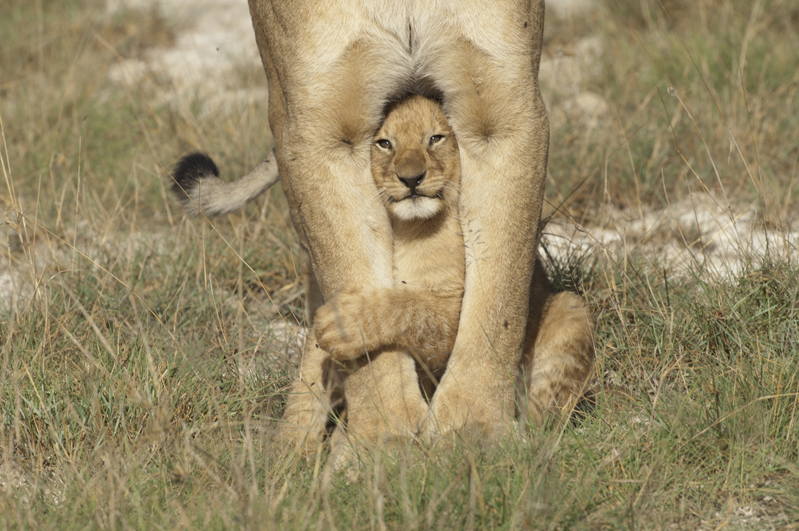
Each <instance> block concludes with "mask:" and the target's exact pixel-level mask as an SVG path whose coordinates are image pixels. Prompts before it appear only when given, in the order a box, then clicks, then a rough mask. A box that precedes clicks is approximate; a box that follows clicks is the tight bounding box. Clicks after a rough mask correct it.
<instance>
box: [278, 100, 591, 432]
mask: <svg viewBox="0 0 799 531" xmlns="http://www.w3.org/2000/svg"><path fill="white" fill-rule="evenodd" d="M371 151H372V157H371V160H372V162H371V166H372V176H373V178H374V180H375V184H376V185H377V189H378V192H379V194H380V199H381V200H382V202H383V204H384V205H385V206H386V209H387V211H388V213H389V217H390V218H391V225H392V229H393V234H394V286H393V287H391V288H373V289H369V290H352V291H345V292H343V293H340V294H339V295H337V296H336V297H334V298H333V299H332V300H331V301H330V302H329V303H328V304H325V305H324V306H322V307H321V308H320V309H319V310H317V312H316V316H315V318H314V323H315V324H314V329H313V330H314V338H312V340H313V339H315V341H316V344H317V345H318V347H319V348H321V349H322V350H324V351H326V352H328V353H330V355H331V356H332V357H333V358H334V359H337V360H351V359H357V358H360V357H362V356H364V354H365V353H366V352H374V351H375V350H377V349H379V348H380V347H384V346H387V345H393V346H397V347H403V348H407V349H409V350H410V351H411V352H412V354H413V355H414V357H415V358H416V361H417V368H418V369H419V370H418V372H419V376H420V379H421V383H422V388H423V390H424V391H425V394H426V395H427V397H428V398H429V397H433V396H434V394H433V393H434V390H435V387H436V385H437V383H438V380H439V378H441V375H442V374H444V373H445V372H444V371H445V369H446V367H447V360H448V357H449V353H450V351H451V350H452V346H453V344H454V342H455V335H456V331H457V327H458V318H459V315H460V311H461V299H462V296H463V282H464V243H463V241H464V240H463V235H462V233H461V224H460V221H459V219H458V194H459V191H460V173H461V172H460V159H459V156H458V143H457V140H456V138H455V135H454V133H453V131H452V129H451V128H450V126H449V124H448V122H447V119H446V117H445V116H444V114H443V113H442V112H441V108H440V107H439V105H438V104H437V103H435V102H433V101H431V100H429V99H426V98H424V97H422V96H411V97H410V98H408V99H406V100H404V101H402V102H400V103H398V104H397V105H396V106H394V107H393V108H391V109H390V111H389V113H388V114H387V116H386V121H385V123H384V124H383V126H382V127H381V128H380V130H379V131H378V132H377V134H376V135H375V141H374V143H373V144H372V150H371ZM530 293H531V300H530V307H531V308H533V309H534V311H531V312H530V313H529V314H528V317H527V325H526V334H525V344H524V348H523V350H522V358H521V362H520V364H519V368H518V371H517V374H518V378H517V391H518V393H519V395H518V402H517V407H518V409H519V412H520V413H521V414H522V416H523V417H525V418H524V420H529V421H531V422H533V423H540V422H541V421H542V420H543V419H544V417H545V416H546V415H547V414H549V413H557V412H566V413H568V412H570V411H571V409H572V407H573V406H574V405H575V403H576V401H577V400H578V399H579V398H580V396H581V395H582V392H583V388H584V386H585V383H586V380H587V379H588V377H589V372H590V370H591V367H592V363H593V353H594V351H593V318H592V316H591V314H590V312H589V311H587V310H586V309H585V303H584V301H583V300H582V299H581V298H580V297H578V296H577V295H575V294H572V293H557V294H555V293H554V291H553V289H552V286H551V285H550V283H549V281H548V280H547V278H546V275H545V271H544V267H543V265H542V264H541V263H540V262H539V263H538V264H537V266H536V269H535V273H534V274H533V280H532V287H531V289H530ZM304 383H305V385H309V386H310V387H314V386H315V385H319V386H320V387H321V386H322V385H323V382H321V381H318V382H311V381H306V382H304ZM297 391H300V389H297ZM317 398H318V396H317ZM293 399H294V400H299V401H304V400H310V399H311V396H310V395H309V394H307V393H306V394H305V395H302V394H300V395H296V396H295V397H293ZM383 400H384V401H392V400H402V397H391V396H388V397H383ZM297 405H298V404H292V405H291V406H290V407H289V411H288V414H287V415H286V417H285V419H284V420H286V421H287V422H288V423H289V424H295V423H297V422H298V421H299V422H302V421H303V420H302V419H294V418H292V414H291V412H292V411H297V409H298V408H297ZM308 406H310V407H313V406H311V405H310V404H308V405H307V406H306V407H308Z"/></svg>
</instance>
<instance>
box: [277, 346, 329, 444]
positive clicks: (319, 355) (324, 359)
mask: <svg viewBox="0 0 799 531" xmlns="http://www.w3.org/2000/svg"><path fill="white" fill-rule="evenodd" d="M336 377H337V374H336V371H333V370H332V369H331V367H330V356H329V355H328V354H327V352H325V351H324V350H322V349H320V348H319V347H318V346H316V339H315V337H314V335H313V331H311V332H309V334H308V338H307V339H306V341H305V349H304V351H303V355H302V362H301V364H300V374H299V375H298V376H297V378H296V379H295V380H294V384H293V385H292V386H291V391H290V392H289V396H288V402H287V403H286V410H285V411H284V412H283V419H282V420H281V424H280V426H279V428H278V438H279V439H280V440H281V441H282V442H283V443H285V444H288V445H291V446H292V447H294V448H295V449H297V450H300V451H302V452H305V453H310V452H312V451H313V450H314V449H315V448H316V446H317V445H319V444H320V443H321V442H322V440H323V439H324V435H325V425H326V423H327V417H328V414H329V413H330V411H331V410H332V402H331V396H332V394H333V392H334V391H335V388H336V387H337V382H336V381H335V378H336Z"/></svg>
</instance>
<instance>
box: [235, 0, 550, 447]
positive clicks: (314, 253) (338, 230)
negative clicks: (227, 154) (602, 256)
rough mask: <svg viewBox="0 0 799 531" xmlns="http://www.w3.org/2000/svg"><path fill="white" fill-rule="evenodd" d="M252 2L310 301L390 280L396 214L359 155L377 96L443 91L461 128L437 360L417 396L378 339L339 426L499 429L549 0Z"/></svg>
mask: <svg viewBox="0 0 799 531" xmlns="http://www.w3.org/2000/svg"><path fill="white" fill-rule="evenodd" d="M249 4H250V14H251V15H252V19H253V27H254V29H255V36H256V41H257V43H258V47H259V50H260V53H261V58H262V60H263V64H264V69H265V71H266V76H267V80H268V84H269V122H270V126H271V128H272V133H273V136H274V138H275V153H276V156H277V162H278V167H279V172H280V176H281V180H282V182H283V189H284V191H285V193H286V196H287V199H288V202H289V207H290V210H291V216H292V220H293V222H294V225H295V227H296V228H297V232H298V234H299V236H300V241H301V244H302V246H303V248H304V249H307V252H308V256H309V257H310V261H311V265H312V268H313V271H314V274H315V280H314V281H313V282H310V284H311V286H316V287H317V288H318V290H316V291H315V292H312V293H309V302H311V303H313V304H316V303H318V302H320V301H322V300H325V301H327V300H331V299H332V298H333V297H334V296H335V295H337V294H339V293H342V292H344V291H345V290H351V289H372V288H391V287H393V283H394V278H393V274H392V267H393V253H392V243H393V234H392V230H391V224H390V222H389V218H388V216H387V214H386V209H385V207H384V206H383V205H382V204H381V202H380V201H379V199H378V197H377V194H376V189H375V185H374V182H373V180H372V177H371V174H370V173H371V172H370V169H369V158H370V156H369V155H370V149H371V143H372V138H373V134H374V132H375V131H376V130H377V129H378V128H379V126H380V123H381V120H382V119H383V116H384V110H385V105H386V103H387V102H389V101H391V100H393V99H396V98H398V97H401V96H403V95H406V94H409V93H411V92H420V93H427V94H430V95H435V96H437V97H439V98H440V100H441V101H442V102H443V107H444V111H445V113H446V115H447V117H448V118H449V122H450V124H451V125H452V129H453V130H454V132H455V134H456V136H457V138H458V141H459V144H460V163H461V172H462V190H461V195H460V200H459V211H460V218H461V224H462V229H463V234H464V243H465V249H466V271H465V282H464V297H463V304H462V309H461V313H460V320H459V329H458V333H457V336H456V340H455V345H454V347H453V350H452V353H451V355H450V359H449V361H448V363H447V371H446V374H445V375H444V376H443V378H442V379H441V382H440V385H439V387H438V389H437V391H436V393H435V396H434V398H433V400H432V403H431V404H430V407H429V408H428V405H427V403H426V402H425V400H424V398H423V397H422V394H421V392H419V391H418V385H417V386H416V387H417V390H416V392H415V393H414V385H412V383H413V382H415V380H416V375H415V365H414V363H413V358H412V357H411V356H410V355H409V354H408V353H407V352H406V351H404V350H402V349H396V348H395V349H393V350H392V349H384V350H383V351H382V353H380V354H379V355H378V356H375V357H373V358H372V360H371V362H370V363H369V364H365V365H362V366H361V368H357V367H356V368H355V369H354V371H353V372H352V373H351V374H348V375H346V378H345V382H344V387H345V395H346V399H347V402H348V408H349V413H348V428H349V432H350V433H357V434H358V435H359V436H360V437H362V438H363V439H364V440H369V441H376V440H378V439H379V438H381V437H382V434H383V433H396V434H406V433H409V432H410V433H413V432H416V431H417V430H419V429H421V430H422V433H423V435H424V436H427V437H429V436H433V435H434V434H435V433H441V432H446V431H449V430H453V429H458V428H460V427H462V426H466V425H473V426H477V427H479V428H482V429H485V430H487V431H493V430H501V429H503V427H505V426H507V424H508V423H509V420H510V419H512V418H513V416H514V410H515V407H514V403H515V380H516V378H515V372H516V368H517V367H518V366H519V363H520V359H521V354H522V345H523V343H524V339H525V333H526V328H527V327H526V325H527V314H528V304H529V300H530V297H529V288H530V282H531V279H532V278H533V271H534V270H535V269H536V267H535V263H536V259H535V256H536V244H537V241H538V222H539V218H540V215H541V207H542V202H543V189H544V188H543V187H544V180H545V174H546V164H547V151H548V146H549V124H548V120H547V113H546V109H545V107H544V104H543V100H542V99H541V94H540V91H539V89H538V81H537V77H538V66H539V63H540V58H541V44H542V38H543V24H544V1H543V0H491V1H487V0H461V1H458V2H454V1H452V0H329V1H325V2H320V1H318V0H281V1H279V2H278V1H274V0H250V2H249ZM314 310H315V306H313V305H309V306H308V307H307V308H306V311H307V312H309V313H308V314H309V315H312V313H313V311H314ZM396 371H400V372H396ZM373 382H380V384H379V386H376V385H375V384H374V383H373ZM378 387H379V389H378ZM369 393H371V395H370V396H369V400H365V401H363V402H357V401H353V400H351V395H357V396H361V395H368V394H369ZM386 396H404V397H405V398H404V400H402V401H390V402H387V401H386V400H385V399H384V397H386ZM356 402H357V403H356ZM350 403H353V404H355V405H352V406H350V405H349V404H350ZM374 419H379V420H378V424H377V425H376V424H374V422H373V421H374ZM420 426H421V428H420Z"/></svg>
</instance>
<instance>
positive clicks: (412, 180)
mask: <svg viewBox="0 0 799 531" xmlns="http://www.w3.org/2000/svg"><path fill="white" fill-rule="evenodd" d="M426 174H427V172H424V173H422V174H420V175H416V176H414V177H399V176H398V177H397V178H398V179H399V180H400V181H402V184H404V185H405V186H406V187H407V188H409V189H410V190H411V193H412V194H415V193H416V187H417V186H419V184H421V182H422V181H423V180H424V176H425V175H426Z"/></svg>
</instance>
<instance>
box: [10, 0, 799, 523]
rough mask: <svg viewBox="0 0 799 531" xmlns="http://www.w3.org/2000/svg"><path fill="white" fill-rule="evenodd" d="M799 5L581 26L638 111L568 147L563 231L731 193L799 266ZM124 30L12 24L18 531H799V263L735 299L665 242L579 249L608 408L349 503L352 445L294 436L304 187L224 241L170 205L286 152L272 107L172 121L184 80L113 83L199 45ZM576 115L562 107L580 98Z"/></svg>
mask: <svg viewBox="0 0 799 531" xmlns="http://www.w3.org/2000/svg"><path fill="white" fill-rule="evenodd" d="M794 4H795V3H794V2H792V1H790V0H772V1H755V2H744V1H742V0H727V1H721V0H700V1H698V2H688V1H685V0H671V1H669V2H665V1H664V2H663V6H664V7H665V8H666V11H667V12H668V15H666V14H665V13H664V11H663V9H662V7H661V5H660V3H659V2H649V1H648V0H643V1H641V2H639V1H635V2H633V1H628V0H619V1H618V2H608V3H606V4H603V5H601V6H600V7H599V8H598V9H597V10H595V11H593V12H591V13H590V14H588V15H585V16H584V17H581V18H578V19H571V20H569V19H562V20H554V19H553V20H552V21H551V24H550V26H549V27H548V30H547V41H546V45H547V51H546V52H547V54H548V55H549V56H556V55H558V54H565V55H568V54H570V53H573V43H574V42H575V41H576V39H578V38H580V37H588V36H596V35H599V36H600V38H601V39H600V41H601V43H602V46H603V47H604V53H603V55H602V57H603V59H602V63H603V65H602V66H603V68H602V69H600V70H599V71H598V73H596V75H593V76H590V77H587V78H586V79H585V80H584V81H583V84H584V86H583V87H582V89H587V90H591V91H592V92H594V93H596V94H598V95H600V96H601V97H602V98H604V100H605V101H606V102H607V103H608V108H609V111H608V113H607V115H606V116H605V117H603V118H602V119H601V120H599V121H597V122H595V123H594V125H593V127H589V128H587V129H586V128H584V127H583V128H581V127H578V126H577V125H576V124H577V122H576V121H575V122H568V121H567V122H566V123H564V124H562V126H561V127H559V128H558V129H556V130H554V131H553V142H552V149H551V151H552V154H551V158H550V168H549V182H548V198H549V201H550V203H551V205H552V208H553V210H554V207H558V206H560V209H559V213H557V214H556V220H560V221H559V222H561V223H562V222H563V220H564V219H569V218H573V219H576V220H578V221H579V222H581V223H582V224H583V225H584V226H585V227H588V229H589V230H593V229H597V230H599V229H602V230H605V229H607V227H604V226H602V225H601V224H602V223H603V222H604V220H606V219H608V218H607V217H604V216H606V214H607V212H610V211H612V212H614V213H615V214H614V215H620V216H622V217H623V218H624V219H627V220H629V221H630V222H633V221H635V220H637V219H639V218H642V217H644V216H645V215H646V214H647V213H651V212H653V211H657V209H659V208H662V207H665V206H668V205H672V204H675V203H677V202H679V201H680V200H682V199H684V198H686V197H689V196H690V194H692V193H697V192H703V191H709V192H712V194H713V197H716V198H718V201H719V202H723V203H724V204H727V205H729V206H730V209H731V211H732V212H733V214H735V212H739V211H740V209H741V208H743V207H744V206H748V205H750V204H752V205H754V206H755V208H756V212H757V220H758V223H757V224H756V225H757V226H759V227H763V228H768V229H769V230H771V231H772V232H774V233H775V234H785V235H786V236H785V238H786V241H788V244H789V247H790V245H793V248H794V249H795V246H796V241H795V240H790V238H791V237H792V236H790V233H789V229H790V226H791V224H793V223H795V221H796V220H795V219H794V216H795V214H793V213H794V212H796V211H797V210H796V207H797V204H796V203H797V201H796V199H797V191H796V188H797V187H796V185H795V180H796V172H797V169H796V163H797V156H799V145H798V144H797V137H796V131H797V130H799V124H798V123H797V122H799V101H797V98H796V97H795V94H796V90H797V87H799V73H797V69H796V64H797V58H798V57H797V55H798V54H797V52H796V50H797V49H799V42H797V40H798V39H797V29H796V28H797V27H799V7H797V6H796V5H794ZM103 13H104V11H103V9H102V6H99V5H98V4H97V3H95V2H88V1H71V0H70V1H67V2H54V1H49V0H39V1H37V2H22V1H18V0H12V1H11V2H10V3H9V2H6V3H4V4H2V5H0V34H2V35H3V47H2V48H0V119H1V120H2V126H3V130H2V131H3V143H2V145H1V146H0V148H1V149H2V151H0V161H2V168H3V169H2V174H3V178H4V182H5V186H4V188H3V189H2V192H0V201H2V205H3V209H4V211H5V216H6V220H5V221H6V222H5V225H4V226H3V231H4V232H5V236H6V237H7V238H8V242H9V245H8V248H7V249H6V250H4V252H3V258H2V262H1V263H0V289H2V290H3V292H2V293H0V298H2V301H3V302H2V304H0V345H2V347H0V348H1V349H2V350H1V351H0V360H1V361H0V362H1V363H2V372H0V375H2V376H0V415H2V416H0V451H1V455H0V519H1V520H2V527H3V528H4V529H16V528H30V527H35V528H37V529H47V528H58V529H63V528H65V527H68V526H72V527H81V528H85V527H94V528H233V527H235V528H253V527H257V528H276V527H280V528H298V529H299V528H308V527H316V528H340V529H349V528H357V529H363V528H370V529H372V528H378V529H383V528H392V529H393V528H426V529H427V528H513V529H517V528H520V529H528V528H553V529H566V528H569V529H597V528H602V529H611V528H613V529H615V528H639V527H644V528H657V529H661V528H667V527H668V528H672V527H673V528H689V529H700V528H701V529H723V528H731V529H742V528H747V527H758V528H759V527H767V528H770V527H772V526H773V527H775V528H781V527H782V528H785V529H788V528H790V527H789V526H790V525H792V524H791V522H795V521H797V519H798V518H799V450H798V448H799V411H797V409H799V395H798V394H797V389H799V361H797V360H798V359H799V358H797V351H799V318H798V317H797V306H798V305H799V304H798V303H799V294H798V293H797V292H798V291H799V279H798V278H797V277H798V276H799V270H797V267H796V261H795V258H791V257H790V255H789V254H788V255H786V254H780V253H774V254H769V255H765V256H764V255H756V256H751V255H749V254H747V253H745V252H743V248H741V250H740V252H739V254H738V256H737V258H738V260H739V263H740V264H741V265H740V271H738V270H736V271H734V272H731V273H730V274H728V275H727V276H726V277H725V278H724V279H723V280H720V279H719V278H718V277H715V276H708V275H707V274H706V272H705V271H703V270H702V268H701V267H699V266H698V265H697V266H696V267H693V268H687V269H684V270H682V271H679V272H677V271H671V270H665V269H664V268H663V264H662V262H661V261H660V260H659V259H658V257H657V256H654V255H653V254H652V253H650V252H647V251H646V249H647V247H645V245H644V243H646V242H644V243H641V244H640V245H639V243H640V242H637V241H629V242H626V244H627V243H629V246H628V247H625V252H624V253H622V254H621V255H620V254H619V253H618V252H616V251H615V250H613V251H611V250H608V252H607V253H605V252H603V249H602V248H599V247H594V248H593V250H591V251H588V252H586V251H580V252H576V253H572V254H566V255H564V254H555V253H553V259H552V260H551V262H550V266H551V269H552V272H553V276H554V277H555V280H556V282H557V283H559V284H560V285H564V286H569V287H577V288H578V289H580V290H582V291H583V292H584V293H585V295H586V297H587V299H588V300H589V302H590V303H591V304H592V306H593V307H594V308H595V310H596V312H597V314H598V316H599V321H600V324H599V337H598V339H597V361H598V362H597V371H596V376H597V381H596V388H597V403H596V406H595V407H594V408H593V409H592V410H591V411H588V412H587V414H586V415H585V417H584V418H582V420H580V421H578V422H576V423H574V424H570V425H567V426H562V427H560V428H559V429H554V428H553V429H542V430H533V431H531V433H530V435H529V439H528V440H527V441H508V442H506V443H505V444H502V445H499V446H498V447H491V448H475V447H473V446H470V445H466V444H462V443H458V442H452V443H445V442H443V443H442V446H441V447H438V448H434V449H432V450H430V449H428V450H425V451H422V450H419V449H408V450H407V451H399V450H397V451H393V452H385V453H378V454H376V455H375V456H371V457H369V458H368V459H367V463H366V464H365V466H364V468H363V471H362V474H361V480H360V481H359V482H357V483H352V484H350V483H347V482H346V481H345V479H344V478H343V477H338V476H336V477H334V478H333V480H332V485H333V489H332V490H331V491H329V492H328V491H326V490H325V489H323V488H322V487H323V481H322V478H323V464H324V459H325V451H322V452H321V453H320V454H319V455H317V456H315V457H312V458H311V459H310V460H304V459H302V458H299V457H298V456H295V455H286V454H285V453H284V452H283V449H282V448H280V447H276V446H275V445H274V444H273V443H272V439H271V436H272V432H273V428H274V425H275V422H276V420H275V419H276V418H279V415H280V413H281V411H282V407H283V404H284V402H285V387H286V385H287V383H288V382H289V381H290V379H291V377H292V374H293V370H294V366H293V361H294V360H295V357H294V356H296V338H294V337H292V335H293V334H296V332H297V326H296V323H297V322H298V321H301V320H302V317H303V312H302V307H301V303H300V301H301V299H300V289H299V285H300V282H299V279H298V274H297V266H296V262H295V253H296V236H295V235H294V233H293V231H292V230H291V229H290V223H289V220H288V213H287V207H286V204H285V200H284V198H283V197H282V194H281V192H280V191H279V190H274V191H273V192H271V193H270V194H269V195H268V197H266V198H265V199H264V200H263V201H261V202H259V203H258V204H257V205H255V206H252V207H249V208H248V209H246V210H245V211H244V212H242V213H240V214H237V215H234V216H231V217H230V218H228V219H224V220H219V221H216V222H215V224H214V225H210V224H209V223H207V222H197V221H187V220H185V219H183V218H182V216H181V215H180V213H179V212H178V211H177V209H176V208H175V204H174V203H173V202H172V201H171V199H170V198H169V197H168V196H167V194H166V192H165V190H166V189H167V187H168V183H167V174H168V168H169V166H170V165H171V163H172V162H173V161H174V160H176V158H177V157H178V156H179V155H180V154H182V153H183V152H185V151H187V150H189V149H197V148H202V149H205V150H207V151H209V152H212V153H213V154H214V156H215V158H216V159H217V160H218V162H219V163H220V167H222V168H224V170H225V173H226V174H227V175H231V176H232V175H236V174H240V173H242V172H243V171H245V170H246V169H248V168H251V167H252V166H253V165H254V164H255V163H256V162H257V161H258V160H259V159H260V157H261V156H262V155H263V154H264V153H265V152H266V151H267V148H268V147H269V146H268V142H269V140H268V138H269V136H268V134H267V133H266V131H265V125H264V124H265V123H266V108H265V105H264V103H263V102H260V101H251V102H249V103H247V104H245V105H240V106H239V107H236V108H235V110H234V111H233V112H228V113H219V114H216V115H214V114H208V113H201V112H200V108H201V102H200V101H196V100H193V99H192V98H191V97H188V96H185V95H184V96H182V99H181V100H180V101H179V103H178V104H174V103H167V100H166V99H165V98H164V97H163V96H164V95H165V94H168V93H169V92H170V90H171V88H170V87H169V86H167V85H164V84H162V82H161V81H160V80H158V79H150V80H149V81H148V82H147V83H142V84H140V85H135V86H128V87H124V86H122V87H120V86H119V85H114V84H113V83H111V82H110V81H109V80H108V77H107V75H108V70H109V68H111V67H112V66H113V65H114V64H117V63H118V61H120V59H121V58H131V57H134V58H136V57H138V58H141V57H145V56H146V54H147V53H148V50H150V49H151V48H152V47H153V46H166V45H169V44H170V43H171V42H173V41H174V39H175V35H176V33H175V32H176V31H179V29H180V28H177V29H176V28H173V27H171V26H170V24H168V23H167V22H166V21H165V20H164V19H163V18H162V17H160V16H159V15H158V14H157V13H155V12H145V13H139V12H127V13H124V14H120V15H116V16H113V17H110V18H109V17H108V16H107V15H104V14H103ZM232 75H234V76H236V78H237V79H238V80H239V82H240V85H241V87H243V88H245V89H251V90H254V89H256V88H260V87H262V86H263V83H264V79H263V74H262V73H260V72H254V71H251V70H250V69H248V68H242V69H241V70H240V71H238V72H235V73H234V74H232ZM549 97H550V98H551V99H550V101H549V103H550V105H551V107H552V108H553V109H555V108H556V107H557V106H558V105H559V104H560V103H562V102H563V101H566V100H567V99H568V97H567V96H565V95H559V94H557V93H555V94H552V95H550V96H549ZM619 213H621V214H619ZM625 216H626V217H625ZM614 219H616V220H618V219H619V218H618V217H616V218H614ZM617 226H618V225H617ZM678 226H679V225H678ZM777 229H779V230H777ZM690 230H693V229H691V228H690V227H685V231H684V232H687V233H688V234H687V235H686V234H683V235H682V236H683V237H684V238H685V240H686V242H687V244H686V248H687V249H688V250H689V251H690V252H691V253H692V254H693V255H695V256H697V260H696V261H695V262H694V263H695V264H701V262H702V261H701V256H700V255H701V254H702V251H701V250H700V249H701V247H702V246H701V245H699V246H697V245H688V244H690V243H691V242H692V241H694V240H701V238H702V237H703V234H702V233H701V231H699V229H697V231H698V232H697V233H696V234H690V233H689V232H690ZM780 231H783V232H780ZM660 237H663V238H666V237H669V238H671V237H672V236H671V233H669V234H664V235H661V236H660ZM239 257H241V258H239ZM444 445H449V446H446V447H444Z"/></svg>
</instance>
